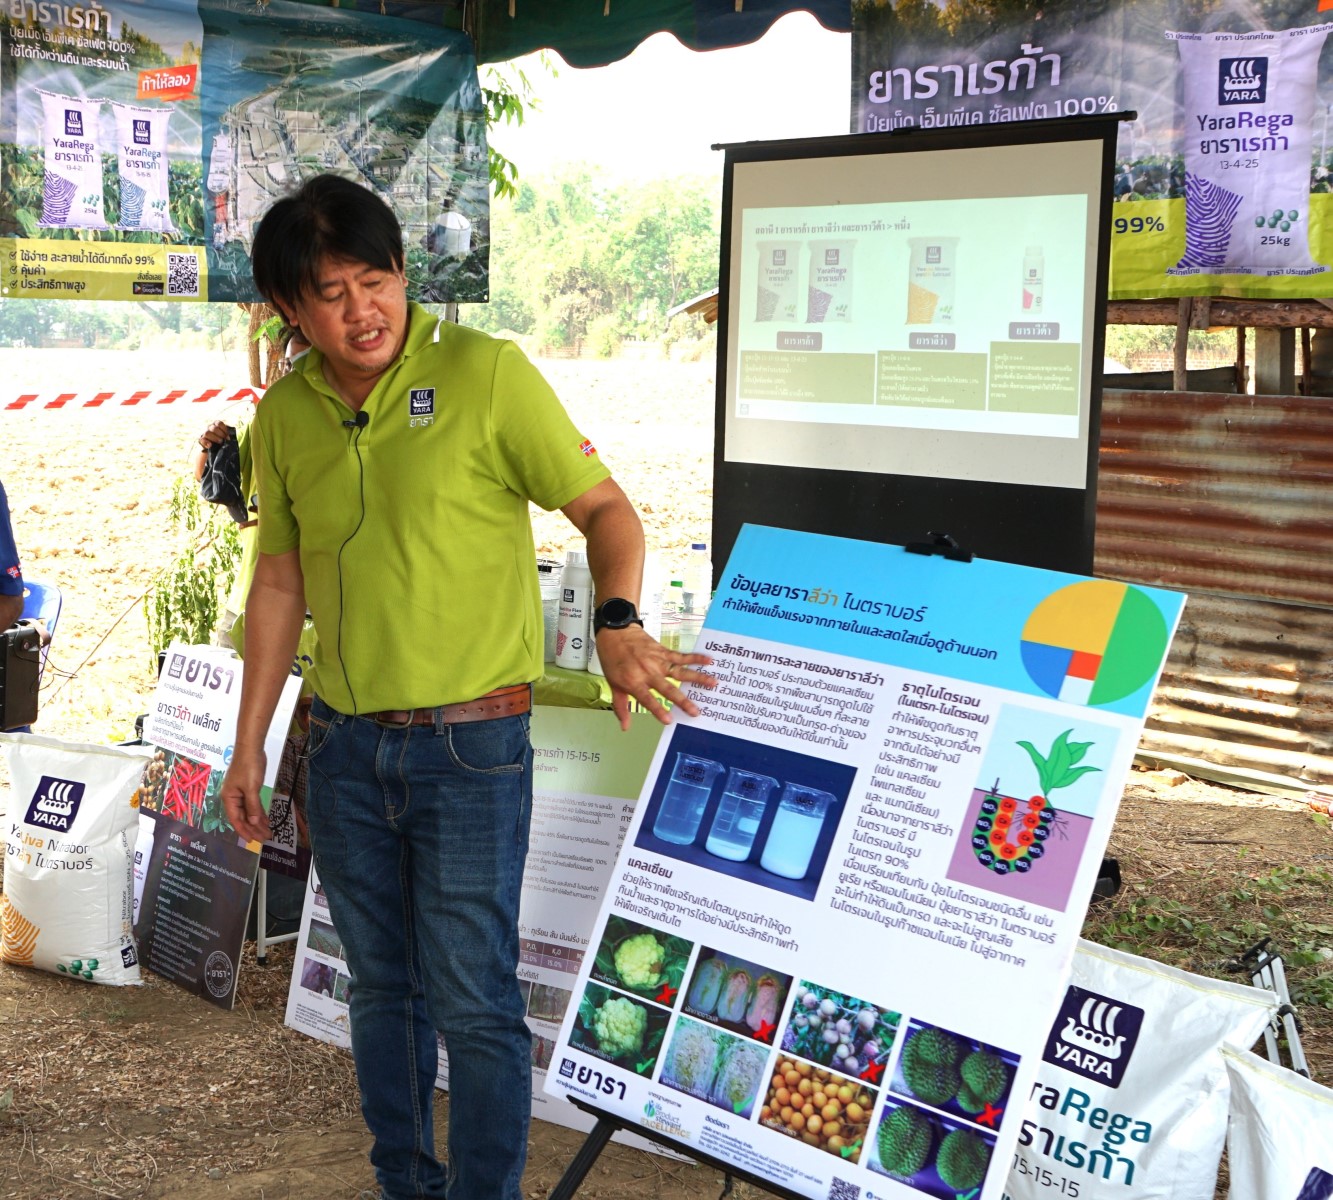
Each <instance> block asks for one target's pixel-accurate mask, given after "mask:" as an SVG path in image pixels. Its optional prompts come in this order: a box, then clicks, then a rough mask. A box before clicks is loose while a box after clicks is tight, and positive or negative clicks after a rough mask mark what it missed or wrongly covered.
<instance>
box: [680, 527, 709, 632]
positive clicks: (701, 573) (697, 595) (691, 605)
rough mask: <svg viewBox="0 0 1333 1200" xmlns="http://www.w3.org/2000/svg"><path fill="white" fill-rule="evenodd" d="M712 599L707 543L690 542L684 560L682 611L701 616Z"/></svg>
mask: <svg viewBox="0 0 1333 1200" xmlns="http://www.w3.org/2000/svg"><path fill="white" fill-rule="evenodd" d="M712 597H713V562H712V560H711V559H710V558H709V557H708V543H707V542H691V543H690V554H689V557H688V558H687V559H686V560H685V596H684V606H683V608H682V611H683V612H685V613H687V614H694V615H696V616H703V614H704V613H706V612H707V611H708V602H709V600H711V599H712Z"/></svg>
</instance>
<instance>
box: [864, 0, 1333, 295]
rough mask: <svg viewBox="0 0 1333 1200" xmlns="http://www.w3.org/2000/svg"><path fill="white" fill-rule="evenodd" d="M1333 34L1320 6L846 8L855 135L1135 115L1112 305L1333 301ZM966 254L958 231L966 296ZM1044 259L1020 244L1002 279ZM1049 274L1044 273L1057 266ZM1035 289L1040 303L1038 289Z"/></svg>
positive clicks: (1172, 0) (1117, 208)
mask: <svg viewBox="0 0 1333 1200" xmlns="http://www.w3.org/2000/svg"><path fill="white" fill-rule="evenodd" d="M1330 30H1333V24H1329V23H1328V13H1327V12H1325V11H1324V6H1323V5H1315V4H1309V5H1305V6H1302V7H1299V8H1297V7H1294V6H1277V5H1273V4H1263V5H1259V6H1257V7H1256V6H1252V5H1242V4H1237V3H1233V2H1224V3H1222V4H1220V5H1207V6H1202V7H1201V6H1197V5H1187V4H1184V3H1181V2H1180V0H1147V2H1146V3H1139V4H1128V3H1124V2H1123V0H1103V2H1101V3H1097V4H1093V5H1091V6H1088V5H1058V6H1056V5H1046V6H1045V7H1035V8H1033V9H1030V10H1029V9H1025V8H1018V9H1014V10H1012V11H1011V12H1009V11H1006V12H998V13H997V10H996V9H995V8H994V7H993V6H982V5H973V4H969V3H964V4H949V5H947V6H936V5H931V4H914V3H908V2H906V0H892V2H890V3H886V4H881V3H870V2H869V0H856V3H854V4H853V5H852V121H851V124H852V132H854V133H856V132H883V131H888V130H902V131H910V130H912V129H936V130H938V129H948V128H952V127H955V126H992V125H999V124H1003V123H1005V122H1009V121H1031V120H1047V119H1051V118H1057V117H1065V118H1072V117H1087V116H1093V115H1097V114H1113V113H1116V112H1124V113H1129V112H1132V113H1133V114H1135V115H1134V119H1133V120H1132V121H1126V122H1125V123H1124V124H1122V125H1121V126H1120V134H1119V142H1118V147H1117V155H1116V168H1115V178H1114V180H1113V182H1112V189H1113V198H1114V201H1115V203H1114V204H1112V205H1111V208H1110V217H1109V219H1110V221H1111V281H1110V296H1111V298H1112V299H1132V298H1135V297H1158V296H1246V297H1253V298H1256V299H1288V298H1299V297H1309V296H1316V297H1318V296H1330V295H1333V175H1330V172H1331V171H1333V146H1331V145H1330V142H1329V118H1330V114H1331V113H1333V50H1331V49H1330V47H1329V45H1328V33H1329V31H1330ZM996 185H997V181H996V180H994V179H992V180H988V181H987V186H988V187H992V188H993V187H995V186H996ZM947 232H949V233H954V232H957V231H955V230H952V229H951V230H948V231H947ZM997 232H1002V231H989V232H987V231H974V232H973V233H972V234H971V237H972V238H973V239H976V240H982V239H983V238H984V237H986V236H993V235H994V234H995V233H997ZM967 247H968V237H966V236H965V237H964V238H963V240H962V242H961V243H960V245H959V251H958V261H959V264H960V272H959V279H960V283H959V286H960V287H962V286H965V284H964V282H963V280H964V270H965V267H964V264H965V263H966V260H967V258H968V256H969V251H968V248H967ZM1043 249H1044V247H1043V246H1041V245H1040V244H1037V243H1034V242H1028V243H1023V242H1020V243H1018V244H1016V245H1015V246H1014V247H1013V250H1012V258H1013V272H1014V277H1015V278H1018V277H1019V271H1020V270H1022V271H1024V272H1026V271H1027V270H1028V269H1030V267H1031V265H1032V264H1034V263H1038V264H1040V263H1041V260H1042V259H1043V257H1044V256H1043V254H1042V251H1043ZM1044 268H1045V270H1046V272H1048V273H1050V274H1052V275H1053V276H1054V274H1055V273H1057V272H1058V271H1059V270H1060V264H1059V263H1058V262H1057V261H1055V260H1054V259H1050V258H1046V260H1045V264H1044ZM1038 269H1039V270H1040V269H1041V268H1040V266H1039V267H1038ZM1025 278H1026V275H1025ZM1032 282H1034V283H1035V284H1036V288H1035V289H1034V290H1033V294H1034V296H1035V297H1037V302H1038V304H1039V302H1040V300H1039V298H1040V295H1041V292H1042V290H1043V287H1044V284H1045V280H1044V279H1043V278H1041V277H1040V276H1038V277H1037V278H1035V279H1034V280H1033V281H1032ZM1030 315H1031V316H1034V317H1036V316H1040V315H1041V314H1040V311H1039V310H1038V311H1035V312H1032V313H1030Z"/></svg>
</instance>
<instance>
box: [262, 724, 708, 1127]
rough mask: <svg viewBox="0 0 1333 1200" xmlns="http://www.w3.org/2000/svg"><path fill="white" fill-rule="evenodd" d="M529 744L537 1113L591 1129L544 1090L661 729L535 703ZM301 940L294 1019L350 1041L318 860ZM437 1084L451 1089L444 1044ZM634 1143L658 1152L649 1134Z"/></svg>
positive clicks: (527, 901) (527, 954)
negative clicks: (625, 728)
mask: <svg viewBox="0 0 1333 1200" xmlns="http://www.w3.org/2000/svg"><path fill="white" fill-rule="evenodd" d="M532 747H533V762H534V767H533V770H534V776H533V797H532V833H531V838H530V845H529V850H528V863H527V870H526V871H525V873H524V876H523V893H522V900H521V904H520V911H519V933H520V934H521V937H522V941H521V943H520V966H519V977H520V980H521V982H522V986H523V991H524V994H525V995H526V996H527V999H528V1011H527V1020H528V1028H529V1029H530V1030H531V1031H532V1076H533V1095H532V1111H533V1115H534V1116H536V1117H539V1118H541V1119H542V1120H546V1121H554V1122H555V1123H556V1124H559V1125H565V1126H568V1127H570V1128H573V1129H581V1130H584V1131H587V1130H590V1129H591V1128H592V1125H593V1122H592V1119H591V1118H590V1117H588V1116H586V1115H585V1114H583V1113H581V1112H579V1111H578V1110H577V1109H576V1108H574V1107H573V1106H572V1105H569V1104H564V1103H561V1102H560V1101H558V1100H556V1099H554V1098H553V1097H551V1096H548V1095H547V1094H546V1092H545V1090H544V1086H543V1085H544V1083H545V1079H546V1072H547V1070H548V1069H549V1067H550V1064H551V1055H552V1053H553V1052H554V1050H555V1039H556V1034H557V1032H558V1030H559V1028H560V1022H561V1021H562V1020H563V1019H564V1016H565V1009H566V1008H567V1007H568V1005H569V1002H570V998H571V996H572V995H573V988H574V979H575V977H576V976H577V974H578V972H579V969H580V967H581V966H582V965H583V960H584V958H585V956H586V954H587V947H588V939H589V937H590V936H591V933H592V925H593V921H594V920H595V919H596V916H597V910H598V907H599V906H600V904H601V901H602V896H603V892H604V890H605V887H606V881H607V879H608V878H609V877H610V874H611V866H612V863H613V862H614V861H615V856H616V854H617V853H618V852H619V850H620V845H621V842H622V841H623V839H624V836H625V830H626V829H627V828H628V827H629V821H630V816H631V814H632V813H633V811H634V803H635V801H636V800H637V799H638V796H639V793H640V792H641V791H642V789H643V781H644V778H645V776H646V775H647V772H648V763H649V762H650V761H651V759H652V756H653V752H654V750H655V749H656V747H657V725H656V722H655V721H653V720H652V719H651V718H650V717H648V716H646V715H644V714H638V715H636V716H635V717H634V720H633V723H632V725H631V726H630V729H629V732H628V733H622V732H621V730H620V726H619V725H618V724H617V723H616V721H615V720H614V719H613V718H612V716H611V714H610V713H608V712H605V711H594V710H591V709H576V708H551V707H544V706H539V707H537V708H535V709H534V710H533V713H532ZM296 946H297V949H296V961H295V963H294V964H293V967H292V981H291V987H290V989H289V991H288V995H287V1017H286V1021H287V1024H288V1025H290V1026H291V1027H292V1028H293V1029H298V1030H300V1031H301V1032H302V1033H305V1034H308V1035H309V1036H310V1037H314V1038H318V1039H320V1040H321V1041H326V1042H332V1043H333V1044H334V1045H338V1046H345V1047H346V1046H350V1045H351V1033H350V1027H349V1015H348V1011H349V1010H348V995H349V992H350V989H351V986H352V982H351V978H350V974H349V972H348V969H347V963H346V962H345V961H344V959H343V953H342V942H341V940H340V939H339V937H338V932H337V929H336V928H335V927H334V924H333V918H332V917H331V916H330V914H329V906H328V902H327V900H326V899H325V897H324V893H323V891H322V890H321V888H320V886H319V873H318V871H317V870H316V869H315V868H314V867H312V868H311V871H310V882H309V885H308V887H307V891H306V903H305V909H304V911H303V913H302V916H301V931H300V935H299V937H298V939H297V943H296ZM682 965H683V964H682ZM436 1084H437V1086H438V1087H440V1088H443V1089H445V1090H446V1091H447V1090H448V1087H449V1060H448V1058H447V1056H446V1055H445V1051H444V1046H443V1043H441V1046H440V1065H439V1071H438V1073H437V1076H436ZM622 1140H623V1139H622ZM633 1142H634V1144H637V1145H640V1146H642V1147H644V1148H652V1147H651V1144H650V1143H649V1142H647V1140H646V1139H642V1138H636V1139H633Z"/></svg>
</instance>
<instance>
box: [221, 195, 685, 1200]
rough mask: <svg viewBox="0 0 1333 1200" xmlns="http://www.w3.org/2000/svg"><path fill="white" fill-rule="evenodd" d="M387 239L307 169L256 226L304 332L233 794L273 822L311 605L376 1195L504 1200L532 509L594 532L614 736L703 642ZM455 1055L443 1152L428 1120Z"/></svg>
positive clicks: (270, 460)
mask: <svg viewBox="0 0 1333 1200" xmlns="http://www.w3.org/2000/svg"><path fill="white" fill-rule="evenodd" d="M403 261H404V260H403V243H402V233H401V230H400V229H399V226H398V222H397V220H396V219H395V218H394V215H393V213H392V211H391V210H390V209H389V208H388V206H387V205H385V204H384V203H383V202H382V201H381V200H379V199H378V198H377V197H376V196H374V195H373V194H372V193H371V192H369V191H367V190H366V189H364V188H361V187H359V186H357V185H356V184H353V183H350V182H348V181H346V180H342V179H339V178H337V177H334V176H327V175H325V176H319V177H317V178H315V179H312V180H311V181H310V182H308V183H307V184H305V185H304V186H303V187H302V188H301V189H300V191H298V192H297V193H295V194H294V195H292V196H290V197H288V198H286V199H284V200H280V201H278V202H277V203H276V204H275V205H274V206H273V207H272V208H271V209H270V210H269V212H268V214H267V215H266V216H265V217H264V219H263V221H262V222H261V223H260V226H259V228H258V230H257V231H256V233H255V241H254V250H253V263H254V274H255V283H256V286H257V287H258V289H259V291H260V292H261V294H263V295H264V296H266V297H268V299H269V300H270V301H271V302H272V303H273V304H274V306H275V307H277V308H278V309H279V310H280V312H281V313H282V315H283V317H284V318H285V319H286V320H287V322H288V323H289V324H290V325H291V326H292V327H293V328H296V329H299V330H300V331H301V333H302V334H303V335H304V337H305V338H306V339H307V340H309V341H310V343H311V344H312V345H313V347H314V349H312V350H311V351H310V352H309V354H307V355H306V356H305V357H304V359H302V361H301V362H300V363H299V364H298V365H297V366H296V367H295V368H294V369H293V370H292V372H291V374H290V375H288V376H287V377H286V378H284V379H282V380H280V381H279V382H278V383H277V384H275V385H274V386H273V387H272V388H271V389H270V390H269V392H268V394H267V395H266V396H265V397H264V400H263V402H262V403H261V404H260V406H259V411H258V414H257V416H256V419H255V447H254V458H255V473H256V477H257V480H258V486H259V551H260V554H259V561H258V564H257V566H256V568H255V574H254V581H253V583H252V584H251V587H250V595H249V600H248V603H247V606H246V656H245V683H244V688H243V691H242V696H241V712H240V719H239V723H238V729H237V737H236V746H235V749H234V752H233V757H232V762H231V766H230V767H229V769H228V772H227V777H226V780H225V782H224V785H223V792H222V795H223V801H224V803H225V805H226V809H227V814H228V816H229V817H230V819H231V821H232V824H233V825H234V826H235V827H236V829H237V831H238V832H240V833H241V834H242V835H243V836H245V837H247V838H253V839H262V838H264V837H266V836H267V834H268V823H267V819H266V817H265V815H264V811H263V807H262V805H261V803H260V794H259V793H260V784H261V782H262V779H263V771H264V755H263V739H264V733H265V731H266V730H267V728H268V723H269V720H270V717H271V715H272V713H273V710H274V707H275V706H276V703H277V699H278V695H279V693H280V691H281V688H282V683H283V680H284V679H285V677H286V675H287V672H288V670H289V668H290V664H291V661H292V657H293V654H294V652H295V649H296V645H297V639H298V637H299V635H300V631H301V624H302V618H303V617H304V615H305V611H306V607H307V605H308V606H309V609H310V612H311V614H312V616H313V618H314V623H315V633H316V637H317V639H318V650H317V652H316V654H315V662H314V666H313V668H312V670H311V671H310V675H311V678H312V680H313V683H314V688H315V692H316V699H315V702H314V707H313V710H312V713H311V720H310V741H309V783H308V800H307V805H308V818H309V825H310V835H311V843H312V848H313V852H314V858H315V865H316V868H317V870H318V872H319V877H320V882H321V884H322V886H323V888H324V891H325V894H326V895H327V897H328V900H329V907H330V912H331V915H332V917H333V921H334V924H335V925H336V926H337V929H338V933H339V935H340V937H341V938H342V941H343V944H344V948H345V951H346V956H347V962H348V965H349V967H350V969H351V973H352V985H351V1032H352V1052H353V1056H354V1058H355V1061H356V1067H357V1079H358V1082H359V1083H360V1087H361V1108H362V1113H363V1114H364V1116H365V1119H366V1123H367V1125H368V1126H369V1128H370V1130H371V1133H372V1134H373V1135H374V1146H373V1148H372V1150H371V1162H372V1163H373V1164H374V1166H375V1171H376V1176H377V1179H378V1182H379V1188H380V1191H381V1195H382V1196H383V1197H384V1198H385V1200H407V1198H408V1197H445V1196H447V1197H448V1200H518V1198H519V1197H520V1195H521V1192H520V1180H521V1176H522V1172H523V1164H524V1159H525V1152H526V1146H527V1122H528V1114H529V1105H530V1099H531V1079H530V1069H529V1061H530V1042H529V1035H528V1031H527V1027H526V1024H525V1023H524V1019H523V1010H524V1005H523V1000H522V996H521V993H520V991H519V987H518V979H517V968H518V929H517V922H518V900H519V890H520V886H521V882H522V875H523V863H524V857H525V855H526V852H527V841H528V819H529V816H530V813H531V797H532V781H531V765H532V751H531V745H530V743H529V741H528V711H529V708H530V705H531V687H530V685H531V683H532V681H533V680H534V679H536V678H538V676H539V675H540V674H541V670H542V649H543V646H542V620H541V600H540V593H539V591H538V584H537V572H536V555H535V550H534V546H533V541H532V531H531V527H530V524H529V520H528V504H529V502H530V501H532V502H535V503H537V504H539V505H541V506H542V507H544V508H546V509H555V508H559V509H561V510H562V511H563V512H564V513H565V515H566V516H568V517H569V519H570V520H571V521H572V522H573V524H574V525H575V526H576V527H577V528H578V529H579V530H580V531H581V532H582V533H583V534H584V535H585V536H586V538H587V543H588V562H589V566H590V567H591V570H592V574H593V579H594V582H595V586H596V591H597V595H598V596H599V597H605V598H606V599H604V600H603V601H602V602H601V604H600V605H599V607H598V610H597V612H596V614H595V621H594V623H595V625H596V627H597V633H596V637H597V651H598V655H599V657H600V659H601V664H602V668H603V670H604V672H605V674H606V678H607V680H608V682H609V683H610V685H611V688H612V694H613V697H614V707H615V710H616V713H617V715H618V716H619V718H620V721H621V724H622V726H627V725H628V721H629V711H628V706H629V700H630V698H631V697H633V698H634V699H636V700H638V701H639V703H641V704H642V705H644V706H645V707H646V708H648V709H649V710H650V711H652V712H653V713H654V714H655V715H656V716H657V717H658V718H659V719H660V720H662V721H664V722H665V721H667V720H669V717H668V715H667V712H666V710H665V708H664V706H663V704H662V702H661V699H660V698H661V697H665V698H666V699H667V700H669V701H670V702H671V703H672V704H678V705H680V706H681V708H682V709H684V711H686V712H689V713H694V712H696V711H697V710H696V708H695V706H694V704H693V703H692V702H691V701H690V700H689V699H688V698H687V697H686V696H685V695H684V694H683V693H682V692H681V691H680V689H679V686H678V685H677V683H676V682H674V681H675V680H680V681H683V682H691V683H702V684H704V685H708V684H710V683H711V682H712V681H711V679H710V678H709V676H707V675H706V674H704V673H703V672H702V671H700V670H699V669H698V668H699V667H701V666H704V665H706V664H707V663H708V661H709V660H708V659H707V658H706V657H705V656H703V655H699V654H678V653H673V652H669V651H668V650H666V648H665V647H663V646H661V645H660V644H659V643H657V642H656V641H654V640H653V639H652V638H650V637H649V636H648V635H647V634H646V633H644V631H643V628H642V624H641V623H639V622H638V620H637V615H638V614H637V612H636V610H635V607H634V602H635V601H636V599H637V597H638V594H639V587H640V580H641V574H642V569H643V533H642V529H641V527H640V524H639V520H638V516H637V514H636V513H635V512H634V509H633V507H632V506H631V505H630V503H629V501H628V500H627V499H626V498H625V495H624V493H623V492H622V491H621V490H620V488H619V487H618V486H617V485H616V483H615V482H614V480H612V479H611V477H610V475H609V473H608V472H607V470H606V468H605V467H604V466H603V465H602V464H601V462H600V460H599V459H598V457H597V453H596V451H595V450H594V449H593V447H592V445H591V443H589V442H588V441H587V439H585V438H583V437H582V436H581V435H580V434H579V433H578V432H577V430H575V428H574V426H573V425H572V423H571V422H570V421H569V418H568V416H567V415H566V414H565V412H564V410H563V408H561V406H560V404H559V402H558V400H557V399H556V398H555V396H554V394H553V393H552V392H551V389H550V388H549V386H548V385H547V384H546V382H545V380H543V379H542V377H541V375H540V374H539V373H538V372H537V370H536V369H535V368H534V367H533V366H532V365H531V364H530V363H529V362H528V361H527V359H526V358H524V356H523V355H522V353H521V352H520V351H519V350H518V349H517V348H516V347H515V346H513V345H512V344H511V343H508V342H502V341H497V340H495V339H492V338H490V337H487V336H486V335H484V334H480V333H477V332H476V331H474V330H468V329H464V328H460V327H458V326H456V325H452V324H449V323H445V322H439V321H437V320H436V319H435V318H434V317H432V316H430V315H429V314H428V313H427V312H425V311H424V310H423V309H421V308H419V307H418V306H416V305H415V304H409V303H408V301H407V298H406V290H405V279H404V275H403ZM437 1030H438V1031H439V1032H440V1034H442V1035H443V1037H444V1039H445V1045H446V1049H447V1050H448V1053H449V1090H450V1105H449V1147H448V1163H447V1168H446V1167H443V1166H441V1164H440V1163H439V1161H438V1160H437V1159H436V1157H435V1153H434V1139H433V1129H432V1118H431V1106H432V1099H433V1094H434V1081H435V1072H436V1038H435V1034H436V1031H437Z"/></svg>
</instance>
